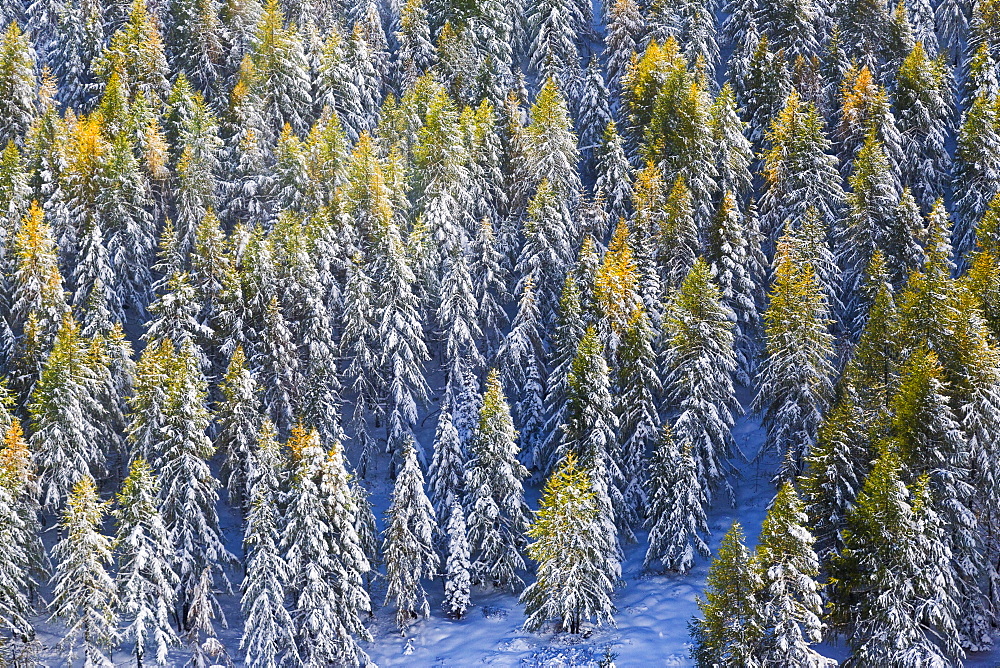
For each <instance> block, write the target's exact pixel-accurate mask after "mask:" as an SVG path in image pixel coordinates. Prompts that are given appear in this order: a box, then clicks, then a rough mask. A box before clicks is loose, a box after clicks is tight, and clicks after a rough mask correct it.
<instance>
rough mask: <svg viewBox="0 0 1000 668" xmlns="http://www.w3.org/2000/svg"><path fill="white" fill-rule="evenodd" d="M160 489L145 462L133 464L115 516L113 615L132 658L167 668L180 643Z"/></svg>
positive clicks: (174, 576)
mask: <svg viewBox="0 0 1000 668" xmlns="http://www.w3.org/2000/svg"><path fill="white" fill-rule="evenodd" d="M158 495H159V483H158V482H157V479H156V475H155V474H154V473H153V470H152V468H150V466H149V464H147V463H146V461H145V460H144V459H142V458H141V457H140V458H136V459H135V460H133V462H132V466H131V468H130V470H129V475H128V477H127V478H126V479H125V482H124V483H122V489H121V492H119V494H118V499H117V501H118V504H117V506H118V507H117V508H115V510H114V516H115V519H116V520H117V524H118V529H117V533H116V534H115V541H114V548H115V552H116V553H117V555H118V572H117V574H116V576H115V584H116V591H117V593H118V600H117V611H118V615H119V617H120V618H121V619H122V620H123V621H125V622H126V625H125V628H124V630H123V633H122V635H123V638H124V639H125V640H128V641H131V642H133V643H134V648H133V650H132V655H133V656H134V657H135V660H136V663H137V664H139V665H141V664H142V663H143V659H144V658H145V656H146V652H147V650H148V649H152V650H153V651H152V652H151V654H152V655H153V657H154V660H155V662H156V664H157V665H160V666H165V665H167V652H168V651H169V649H170V647H171V646H173V645H177V644H179V643H180V640H179V639H178V637H177V633H176V631H175V630H174V628H173V626H172V624H171V617H172V615H173V611H174V603H175V601H176V596H177V594H176V588H177V585H178V578H177V574H176V573H174V570H173V565H172V561H173V549H174V548H173V543H172V541H171V538H170V534H169V533H168V531H167V526H166V524H165V523H164V521H163V516H162V515H161V514H160V510H159V507H158V506H159V504H158Z"/></svg>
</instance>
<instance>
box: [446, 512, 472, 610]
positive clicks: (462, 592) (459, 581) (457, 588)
mask: <svg viewBox="0 0 1000 668" xmlns="http://www.w3.org/2000/svg"><path fill="white" fill-rule="evenodd" d="M447 515H448V524H447V526H446V527H445V534H446V540H447V546H446V549H445V566H444V611H445V614H446V615H448V616H449V617H451V618H453V619H461V618H462V617H463V616H464V615H465V612H466V610H468V609H469V588H470V585H471V584H472V575H471V570H472V565H471V564H470V563H469V539H468V535H467V534H466V529H465V513H464V512H463V511H462V506H461V505H460V504H459V503H458V502H457V501H456V502H454V503H452V504H451V507H450V508H449V509H448V512H447Z"/></svg>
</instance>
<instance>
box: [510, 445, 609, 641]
mask: <svg viewBox="0 0 1000 668" xmlns="http://www.w3.org/2000/svg"><path fill="white" fill-rule="evenodd" d="M592 485H593V476H592V475H591V474H590V473H589V472H588V471H587V470H586V469H583V468H580V467H579V466H578V465H577V460H576V457H575V456H574V455H572V454H569V455H568V456H567V457H566V459H565V461H564V462H563V464H562V465H560V467H559V468H558V469H556V470H555V471H554V472H553V474H552V476H550V477H549V479H548V481H546V483H545V489H544V491H543V492H542V500H541V503H540V507H539V510H538V511H537V512H536V514H535V520H534V522H533V523H532V524H531V526H530V527H529V529H528V535H529V536H530V537H531V538H534V539H535V542H534V543H531V544H530V545H529V546H528V554H529V555H530V556H531V558H532V559H533V560H535V561H537V562H538V579H537V580H536V581H535V582H534V583H532V584H531V585H529V586H528V587H527V588H526V589H525V590H524V592H523V593H522V594H521V602H522V603H524V604H525V607H526V610H525V612H526V613H527V619H526V620H525V623H524V625H525V628H526V629H529V630H537V629H539V628H541V627H542V625H544V624H545V623H546V622H547V621H549V620H555V621H556V622H557V623H558V628H559V629H560V630H564V631H567V632H569V633H580V632H581V631H582V630H583V624H584V623H586V622H589V621H590V620H592V619H593V620H595V621H596V622H597V623H598V624H601V623H613V621H614V620H613V618H612V616H611V615H612V611H613V609H614V608H613V605H612V602H611V593H612V591H613V590H614V586H615V583H616V581H617V580H618V577H619V573H620V571H619V570H617V569H615V568H609V566H611V565H612V563H614V564H615V565H616V566H617V562H616V561H614V559H615V558H614V557H610V555H613V554H615V553H616V552H617V546H616V545H615V543H614V540H613V537H609V536H608V535H607V534H606V533H605V532H603V531H602V530H601V528H600V520H599V516H600V514H601V508H600V505H601V504H600V501H599V500H598V499H597V496H596V494H595V493H594V491H593V489H592ZM609 538H611V540H610V541H609Z"/></svg>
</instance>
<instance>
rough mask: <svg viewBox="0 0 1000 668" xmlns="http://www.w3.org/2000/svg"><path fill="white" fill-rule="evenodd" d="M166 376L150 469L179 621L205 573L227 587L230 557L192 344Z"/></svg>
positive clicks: (210, 599) (210, 597)
mask: <svg viewBox="0 0 1000 668" xmlns="http://www.w3.org/2000/svg"><path fill="white" fill-rule="evenodd" d="M171 374H172V376H171V378H170V379H169V380H168V381H167V382H168V387H167V401H166V407H165V410H164V416H163V423H162V427H161V429H162V431H161V434H160V436H159V439H160V440H159V443H158V448H157V449H158V456H157V457H156V458H155V459H153V460H151V461H150V464H152V465H153V466H154V467H155V468H156V470H157V471H158V472H159V476H160V500H161V506H160V511H161V512H162V513H163V520H164V522H166V525H167V529H168V531H169V532H170V535H171V537H172V538H173V541H174V549H175V550H176V561H175V566H176V569H177V575H178V577H179V578H180V584H179V586H178V597H177V600H178V607H179V609H180V613H181V614H180V616H181V619H184V620H187V619H188V618H189V615H190V613H191V611H192V610H193V607H194V604H195V595H196V594H200V593H201V592H199V589H200V588H202V585H201V584H200V581H201V579H202V578H203V577H204V573H205V572H206V571H208V572H209V573H211V574H212V579H213V581H218V582H220V583H221V584H223V586H226V587H228V585H229V582H228V579H227V578H226V576H225V573H224V571H223V569H224V567H225V566H226V565H227V564H230V563H232V562H233V561H234V560H235V558H234V557H233V555H231V554H230V553H229V551H228V550H227V549H226V547H225V545H224V543H223V540H222V533H221V531H220V529H219V516H218V512H217V510H216V503H217V501H218V487H219V482H218V481H217V480H216V479H215V477H214V476H213V475H212V471H211V469H210V467H209V465H208V459H209V458H210V457H211V456H212V453H213V450H214V448H213V447H212V442H211V440H210V439H209V438H208V434H207V431H208V427H209V413H208V407H207V406H206V399H207V388H206V382H205V378H204V376H203V375H202V373H201V369H200V367H199V364H198V359H197V355H196V354H195V352H194V346H193V344H191V343H188V344H186V345H185V346H184V347H183V348H181V349H180V350H178V351H177V357H176V358H175V363H174V365H173V366H172V367H171ZM216 578H217V580H216ZM205 595H206V596H208V603H207V605H210V606H211V607H212V608H213V609H215V610H217V612H218V614H220V615H221V612H222V611H221V608H219V606H218V602H217V600H216V598H215V594H214V593H212V592H208V593H207V594H205ZM199 614H207V612H205V613H199ZM223 619H224V618H223ZM185 630H187V631H192V628H191V627H188V628H187V629H185Z"/></svg>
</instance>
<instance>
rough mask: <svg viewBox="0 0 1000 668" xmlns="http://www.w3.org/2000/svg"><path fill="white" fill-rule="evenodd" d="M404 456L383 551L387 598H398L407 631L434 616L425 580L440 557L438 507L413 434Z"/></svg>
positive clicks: (398, 609)
mask: <svg viewBox="0 0 1000 668" xmlns="http://www.w3.org/2000/svg"><path fill="white" fill-rule="evenodd" d="M402 458H403V464H402V466H401V467H400V470H399V475H398V476H396V482H395V485H394V487H393V490H392V500H391V502H390V504H389V510H388V511H386V528H385V545H384V546H383V548H382V553H383V554H384V556H385V566H386V578H387V579H388V586H387V589H386V594H385V601H386V603H388V602H389V601H390V600H393V601H394V605H395V607H396V625H397V626H398V627H399V630H400V631H403V632H405V631H406V627H407V626H409V625H410V624H412V623H413V622H414V621H416V620H418V619H420V618H421V617H429V616H430V605H429V604H428V603H427V594H426V592H425V591H424V587H423V584H422V583H421V580H423V579H432V578H434V576H435V575H436V574H437V568H438V563H439V558H438V555H437V552H436V551H435V549H434V544H433V543H434V533H435V531H436V530H437V522H436V520H435V519H434V508H433V507H432V506H431V502H430V501H429V500H428V499H427V494H426V493H425V492H424V475H423V473H421V471H420V463H419V462H418V461H417V451H416V448H415V447H414V443H413V439H412V438H409V439H407V443H406V445H405V449H404V451H403V453H402Z"/></svg>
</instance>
